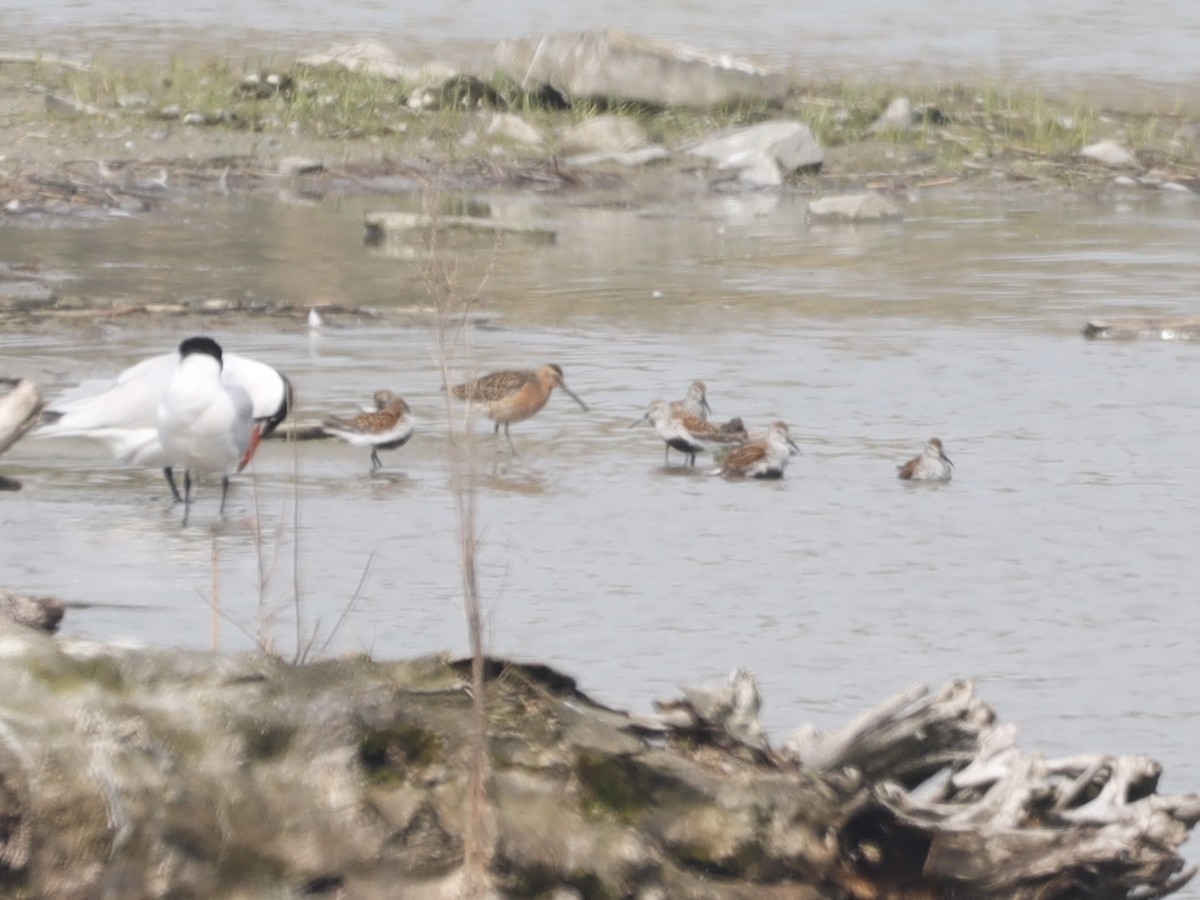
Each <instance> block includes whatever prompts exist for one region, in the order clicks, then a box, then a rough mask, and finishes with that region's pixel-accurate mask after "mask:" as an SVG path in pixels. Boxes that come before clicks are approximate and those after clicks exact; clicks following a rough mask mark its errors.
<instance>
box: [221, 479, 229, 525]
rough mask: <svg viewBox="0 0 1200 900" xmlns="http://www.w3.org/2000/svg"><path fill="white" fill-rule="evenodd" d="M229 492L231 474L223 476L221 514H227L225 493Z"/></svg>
mask: <svg viewBox="0 0 1200 900" xmlns="http://www.w3.org/2000/svg"><path fill="white" fill-rule="evenodd" d="M227 493H229V476H228V475H222V476H221V515H225V495H226V494H227Z"/></svg>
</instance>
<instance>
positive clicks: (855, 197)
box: [808, 191, 903, 223]
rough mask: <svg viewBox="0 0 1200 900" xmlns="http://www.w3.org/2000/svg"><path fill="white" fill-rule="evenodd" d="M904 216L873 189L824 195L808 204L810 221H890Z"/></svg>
mask: <svg viewBox="0 0 1200 900" xmlns="http://www.w3.org/2000/svg"><path fill="white" fill-rule="evenodd" d="M900 218H903V214H902V213H901V212H900V210H899V208H898V207H896V206H895V205H894V204H893V203H892V202H891V201H889V200H887V199H885V198H883V197H881V196H880V195H879V194H876V193H874V192H871V191H867V192H865V193H862V194H844V195H842V196H839V197H822V198H821V199H820V200H813V201H812V202H811V203H809V204H808V219H809V221H810V222H854V223H857V222H888V221H895V220H897V219H900Z"/></svg>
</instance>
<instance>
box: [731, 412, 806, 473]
mask: <svg viewBox="0 0 1200 900" xmlns="http://www.w3.org/2000/svg"><path fill="white" fill-rule="evenodd" d="M799 452H800V448H799V447H797V446H796V442H795V441H793V440H792V439H791V437H790V436H789V435H788V427H787V424H786V423H784V422H773V423H772V424H771V427H770V428H768V429H767V430H766V432H765V433H762V434H758V435H756V436H754V437H752V438H750V440H748V441H746V443H744V444H742V445H741V446H740V447H734V448H732V449H731V450H730V451H729V452H728V453H726V454H724V456H722V457H721V458H720V461H719V462H720V468H718V469H717V470H716V472H718V473H720V474H722V475H727V476H732V477H744V478H782V477H783V470H784V469H785V468H787V463H788V458H789V457H790V456H791V455H792V454H793V453H799Z"/></svg>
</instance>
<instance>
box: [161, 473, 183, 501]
mask: <svg viewBox="0 0 1200 900" xmlns="http://www.w3.org/2000/svg"><path fill="white" fill-rule="evenodd" d="M163 477H165V478H166V479H167V487H169V488H170V489H171V496H172V497H174V498H175V502H176V503H182V502H183V498H182V497H180V496H179V488H178V487H177V486H176V484H175V473H174V472H172V471H171V467H170V466H167V467H166V468H164V469H163Z"/></svg>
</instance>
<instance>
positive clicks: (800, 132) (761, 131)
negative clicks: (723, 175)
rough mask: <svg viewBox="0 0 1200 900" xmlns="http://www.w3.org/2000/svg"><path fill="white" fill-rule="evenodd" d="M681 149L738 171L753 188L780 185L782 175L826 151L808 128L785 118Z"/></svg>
mask: <svg viewBox="0 0 1200 900" xmlns="http://www.w3.org/2000/svg"><path fill="white" fill-rule="evenodd" d="M683 149H684V152H686V153H689V154H691V155H692V156H699V157H701V158H703V159H709V160H712V161H713V162H715V163H716V164H717V167H718V168H720V169H725V170H730V169H732V170H736V171H738V172H739V173H740V174H739V179H740V180H742V181H743V182H745V183H746V184H747V185H751V186H755V187H768V186H771V185H778V184H782V183H783V177H784V176H785V175H787V174H789V173H791V172H795V171H797V170H798V169H805V168H816V167H819V166H820V165H821V164H822V163H823V162H824V161H825V151H824V150H823V149H822V148H821V145H820V144H819V143H818V142H817V139H816V137H814V136H813V133H812V131H811V130H810V129H809V127H808V126H807V125H805V124H804V123H803V122H795V121H791V120H786V119H776V120H773V121H769V122H761V123H759V124H758V125H751V126H749V127H748V128H739V129H737V130H735V131H731V132H725V133H723V134H719V135H716V136H712V137H706V138H703V139H701V140H700V141H697V142H695V143H693V144H690V145H687V146H685V147H684V148H683ZM772 167H774V171H772Z"/></svg>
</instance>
